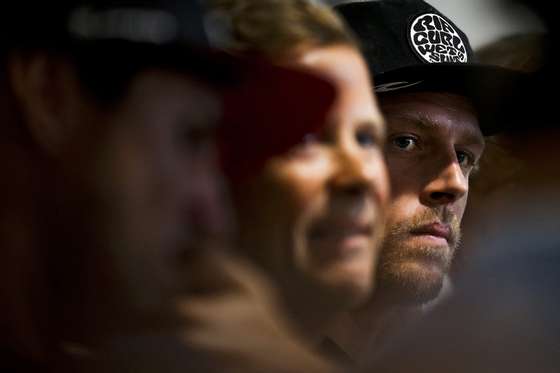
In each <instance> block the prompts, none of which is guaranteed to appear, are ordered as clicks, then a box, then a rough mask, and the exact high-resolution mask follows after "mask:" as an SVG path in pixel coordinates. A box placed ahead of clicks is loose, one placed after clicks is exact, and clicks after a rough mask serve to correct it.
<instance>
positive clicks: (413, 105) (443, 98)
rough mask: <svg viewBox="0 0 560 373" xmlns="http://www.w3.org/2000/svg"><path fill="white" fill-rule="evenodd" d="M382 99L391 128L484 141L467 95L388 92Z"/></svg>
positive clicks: (471, 140) (384, 111)
mask: <svg viewBox="0 0 560 373" xmlns="http://www.w3.org/2000/svg"><path fill="white" fill-rule="evenodd" d="M379 98H380V102H381V109H382V110H383V113H384V114H385V116H386V118H387V122H388V127H389V128H391V127H395V126H396V127H398V126H414V127H416V128H417V129H418V130H422V131H429V132H432V133H434V134H441V135H443V136H450V137H453V138H455V137H460V138H465V139H467V140H469V142H475V143H481V144H484V137H483V135H482V132H481V130H480V127H479V125H478V118H477V115H476V111H475V109H474V107H473V105H472V104H471V102H470V101H469V100H468V99H467V98H466V97H464V96H461V95H457V94H452V93H439V92H437V93H436V92H414V93H391V94H385V95H380V96H379Z"/></svg>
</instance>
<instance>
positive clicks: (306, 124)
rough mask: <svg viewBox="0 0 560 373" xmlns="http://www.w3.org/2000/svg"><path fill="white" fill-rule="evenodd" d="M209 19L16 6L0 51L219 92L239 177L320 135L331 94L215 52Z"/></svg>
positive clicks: (155, 6)
mask: <svg viewBox="0 0 560 373" xmlns="http://www.w3.org/2000/svg"><path fill="white" fill-rule="evenodd" d="M208 16H209V15H207V14H206V13H205V12H204V9H203V8H202V7H201V6H200V4H199V2H198V1H196V0H55V1H39V2H36V3H33V6H29V4H27V3H26V2H23V1H17V2H15V4H11V3H10V4H8V5H7V6H6V7H4V8H3V9H2V14H1V15H0V28H1V29H2V32H1V33H0V38H1V40H0V49H1V50H2V51H4V52H5V51H9V50H12V49H26V48H27V49H29V48H31V49H37V48H38V49H45V50H53V51H61V52H66V53H69V54H70V55H71V56H73V57H76V56H79V58H81V60H82V61H89V63H90V64H91V63H92V62H93V64H94V65H95V67H96V68H97V69H101V70H102V71H104V72H110V71H111V70H115V71H116V73H117V74H120V73H119V71H120V69H118V68H116V67H117V66H129V65H133V66H135V67H136V68H135V69H136V70H139V69H142V68H149V67H163V68H171V69H174V70H177V71H186V72H188V73H190V74H191V75H193V76H195V77H197V78H201V79H203V80H205V81H209V82H211V83H218V86H219V87H220V89H221V93H223V97H224V123H225V124H226V126H223V128H222V130H221V132H220V134H221V149H222V152H223V159H224V166H225V168H226V172H227V173H228V174H230V175H232V176H233V177H240V176H241V175H248V174H250V173H253V172H255V171H256V169H257V168H258V166H259V165H261V164H262V163H263V162H264V160H265V159H266V158H268V157H271V156H273V155H275V154H278V153H281V152H284V151H285V150H287V149H288V148H289V147H291V146H293V145H294V144H296V143H297V142H299V141H301V140H302V139H303V137H304V136H305V134H307V133H313V132H316V131H317V130H318V129H319V127H320V126H322V125H323V124H324V122H325V118H326V115H327V112H328V109H329V108H330V106H331V104H332V103H333V101H334V98H335V90H334V87H333V86H332V85H331V84H330V83H328V82H326V81H325V80H323V79H320V78H318V77H316V76H313V75H310V74H309V73H306V72H303V71H299V70H295V69H289V68H283V67H280V66H276V65H273V64H270V63H268V62H265V61H262V60H257V59H248V58H243V57H240V56H233V55H231V54H228V53H227V52H224V51H221V50H218V49H217V48H214V47H213V45H212V43H211V42H210V41H211V39H212V35H214V34H217V35H219V34H223V33H224V32H226V31H225V30H222V29H220V27H222V26H224V25H223V24H221V23H219V22H212V19H211V18H209V17H208ZM110 76H111V75H109V74H108V73H105V74H103V75H102V78H103V77H105V78H106V79H111V78H110Z"/></svg>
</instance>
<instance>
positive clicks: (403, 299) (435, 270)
mask: <svg viewBox="0 0 560 373" xmlns="http://www.w3.org/2000/svg"><path fill="white" fill-rule="evenodd" d="M445 272H446V271H445V270H443V269H442V268H441V267H440V266H437V265H435V264H427V263H423V262H421V261H413V260H411V261H407V262H402V263H391V264H385V265H384V266H382V267H381V268H379V274H378V279H377V283H378V288H379V292H380V293H382V294H383V295H384V296H387V297H388V298H389V299H391V300H392V301H394V302H395V303H398V304H402V305H422V304H425V303H428V302H430V301H432V300H434V299H436V298H437V297H438V296H439V294H440V292H441V289H442V288H443V283H444V279H445Z"/></svg>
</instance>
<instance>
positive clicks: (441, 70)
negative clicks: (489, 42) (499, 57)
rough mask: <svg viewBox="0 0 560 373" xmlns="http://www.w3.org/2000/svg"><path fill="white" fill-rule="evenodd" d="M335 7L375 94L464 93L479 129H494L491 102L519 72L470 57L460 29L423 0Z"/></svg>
mask: <svg viewBox="0 0 560 373" xmlns="http://www.w3.org/2000/svg"><path fill="white" fill-rule="evenodd" d="M335 9H336V10H337V11H338V12H339V13H340V14H341V15H342V16H343V18H344V19H345V20H346V22H347V23H348V24H349V26H350V27H351V28H352V29H353V31H354V32H355V33H356V35H357V36H358V38H359V40H360V43H361V46H362V50H363V52H364V54H365V57H366V60H367V63H368V66H369V68H370V71H371V72H372V74H373V76H374V80H375V90H376V92H377V93H378V94H385V93H391V92H403V91H407V92H414V91H417V92H420V91H443V92H450V93H458V94H461V95H465V96H467V97H469V98H470V99H471V101H472V102H473V104H474V106H475V108H476V109H477V112H478V114H479V122H480V126H481V129H482V132H483V133H484V134H485V135H491V134H494V133H496V132H498V131H500V128H499V127H497V122H496V121H495V115H496V110H495V108H496V106H499V105H501V103H502V101H503V100H504V95H507V94H508V92H511V89H513V87H515V85H516V84H517V81H518V79H521V80H522V79H523V74H522V73H519V72H516V71H513V70H509V69H505V68H501V67H497V66H489V65H481V64H478V63H476V61H475V60H474V53H473V50H472V48H471V45H470V43H469V39H468V38H467V36H466V35H465V33H464V32H463V31H462V30H461V29H460V28H459V27H457V25H455V23H453V21H451V20H450V19H449V18H448V17H447V16H445V15H444V14H442V13H441V12H440V11H438V10H437V9H436V8H434V7H433V6H431V5H430V4H428V3H426V2H424V1H422V0H371V1H359V2H350V3H345V4H341V5H339V6H337V7H335Z"/></svg>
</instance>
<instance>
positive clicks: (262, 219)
mask: <svg viewBox="0 0 560 373" xmlns="http://www.w3.org/2000/svg"><path fill="white" fill-rule="evenodd" d="M215 3H216V4H217V9H218V11H220V10H221V11H223V12H224V13H225V14H226V15H227V16H229V19H230V22H231V35H232V37H233V42H232V43H231V49H232V50H234V51H237V52H240V53H245V54H251V55H259V56H262V57H264V58H268V59H270V60H272V61H274V62H277V63H280V64H286V65H290V66H296V67H300V68H302V69H304V70H308V71H310V72H312V73H314V74H316V75H319V76H321V77H324V78H326V79H327V80H329V81H331V82H332V83H333V85H334V86H335V87H336V89H337V91H338V97H337V100H336V102H335V104H334V107H333V108H332V109H331V111H330V113H329V114H328V116H327V120H326V122H325V123H324V126H323V128H322V129H320V130H319V131H318V132H317V133H310V134H309V135H308V136H307V137H306V138H305V139H303V138H302V142H301V144H300V145H297V146H294V147H293V148H292V149H290V150H289V151H287V152H286V153H285V154H282V155H280V156H276V157H272V158H270V159H267V160H266V162H264V165H263V167H262V168H261V170H259V172H258V173H256V174H255V175H253V176H252V177H251V178H248V179H247V180H244V181H242V182H236V183H235V185H233V190H234V200H235V203H236V208H237V213H238V216H239V225H240V227H239V228H240V247H241V248H242V250H244V251H245V252H246V253H247V254H248V255H249V256H250V257H251V258H253V259H254V260H256V261H257V262H258V263H259V264H260V265H262V266H263V267H264V268H265V269H266V270H267V271H268V272H269V273H270V274H272V275H273V276H274V277H275V278H276V279H277V280H278V281H279V283H280V284H281V285H282V286H281V287H282V289H283V290H284V291H285V292H286V296H287V298H288V299H289V302H291V303H292V306H293V304H294V303H296V307H302V306H303V307H306V306H307V307H310V308H312V309H316V308H317V305H321V307H322V308H323V309H324V311H325V314H328V312H327V310H328V308H329V307H331V308H333V309H340V308H341V307H342V309H344V308H347V307H350V306H353V305H356V304H358V303H360V302H362V301H363V300H364V299H365V298H366V297H367V296H368V295H369V294H370V293H371V290H372V289H373V284H374V283H373V279H374V272H375V268H376V263H377V256H378V244H379V239H380V235H381V232H382V230H383V221H384V219H383V217H384V206H385V202H386V199H387V196H388V185H387V175H386V169H385V164H384V162H383V156H382V149H383V143H384V139H385V128H384V121H383V118H382V116H381V113H380V112H379V109H378V107H377V103H376V100H375V96H374V94H373V92H372V90H371V87H370V76H369V74H368V71H367V67H366V64H365V61H364V60H363V58H362V57H361V55H360V52H359V50H358V48H357V46H356V43H355V41H354V39H353V38H352V36H351V35H350V34H349V33H348V31H347V30H346V28H345V26H344V25H343V23H342V22H341V21H340V20H339V19H338V18H337V17H336V15H335V14H334V13H333V12H332V11H331V10H330V9H328V8H326V7H324V6H321V5H318V4H317V3H314V2H310V1H303V0H290V1H285V0H282V1H278V0H270V1H262V0H239V1H235V0H234V1H220V0H218V1H216V2H215ZM297 115H298V113H293V116H294V117H296V116H297ZM294 125H295V123H293V120H292V121H289V122H286V123H284V124H283V126H285V127H286V128H289V127H291V126H294Z"/></svg>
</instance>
